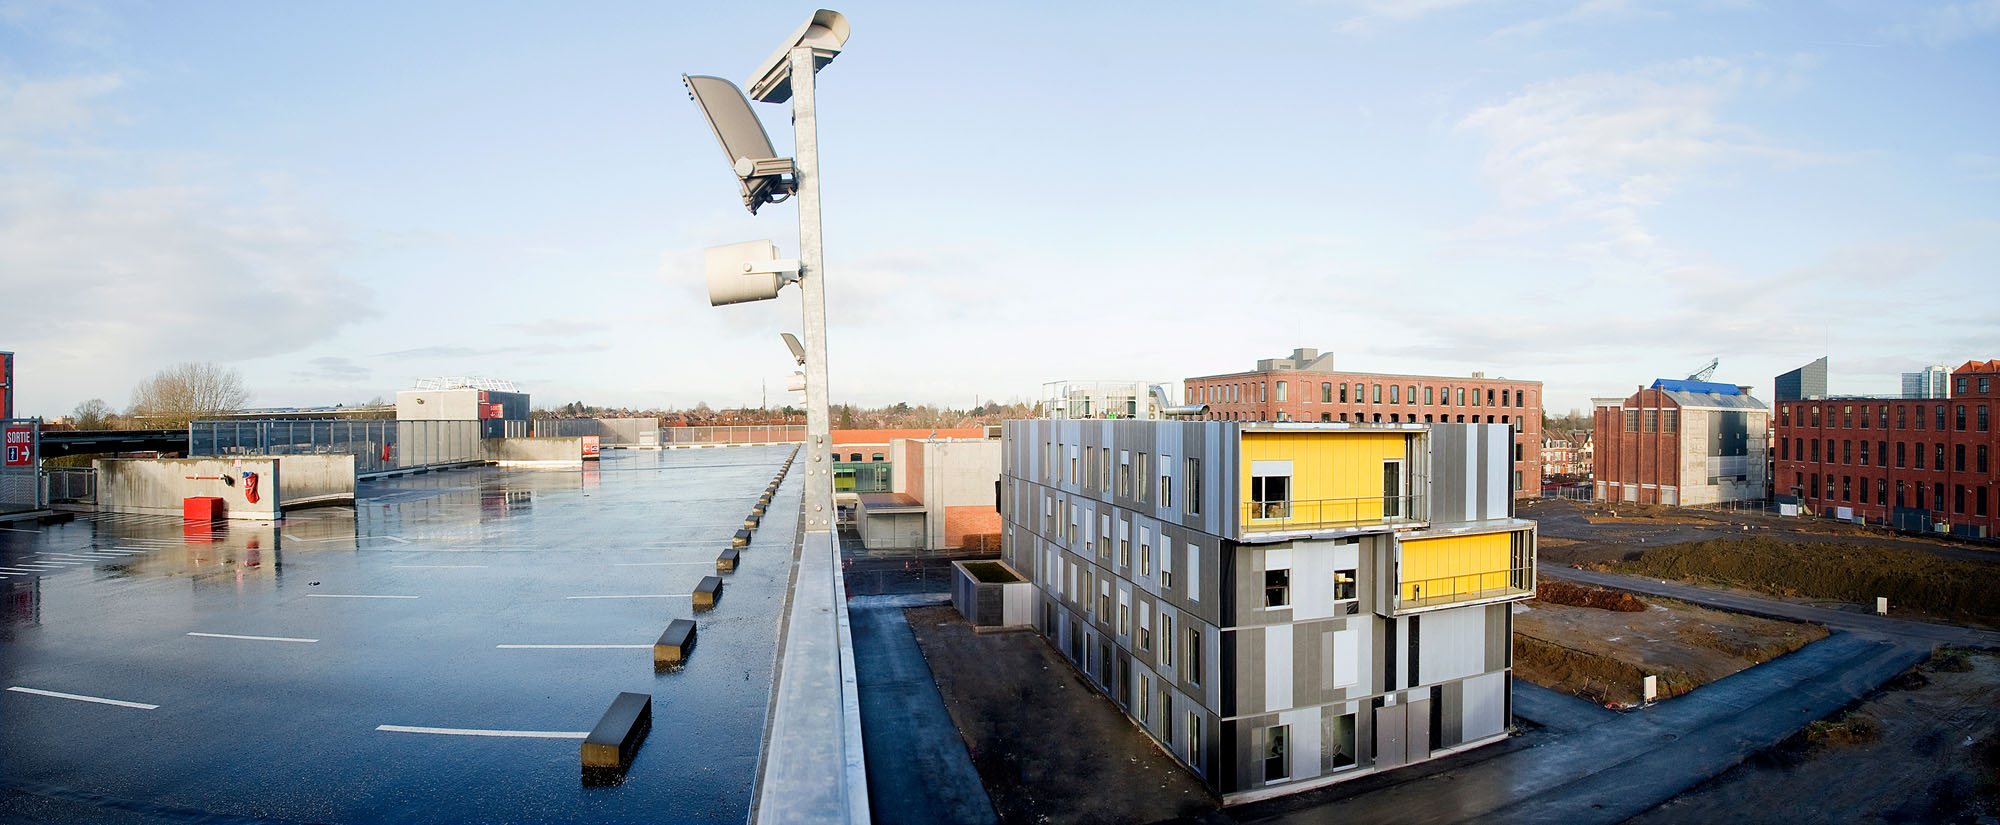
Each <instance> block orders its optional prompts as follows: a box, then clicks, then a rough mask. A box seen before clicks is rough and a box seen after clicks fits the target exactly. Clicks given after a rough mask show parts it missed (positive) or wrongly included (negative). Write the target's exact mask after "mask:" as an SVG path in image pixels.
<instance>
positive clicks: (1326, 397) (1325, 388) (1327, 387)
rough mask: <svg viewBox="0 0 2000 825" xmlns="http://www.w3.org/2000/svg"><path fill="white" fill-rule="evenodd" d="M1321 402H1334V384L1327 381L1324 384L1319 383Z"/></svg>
mask: <svg viewBox="0 0 2000 825" xmlns="http://www.w3.org/2000/svg"><path fill="white" fill-rule="evenodd" d="M1319 402H1320V403H1322V404H1331V403H1333V385H1332V384H1327V383H1322V384H1320V385H1319Z"/></svg>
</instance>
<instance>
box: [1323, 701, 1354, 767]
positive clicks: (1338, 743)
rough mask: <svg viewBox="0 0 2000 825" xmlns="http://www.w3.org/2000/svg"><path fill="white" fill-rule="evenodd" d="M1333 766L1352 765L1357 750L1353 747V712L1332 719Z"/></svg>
mask: <svg viewBox="0 0 2000 825" xmlns="http://www.w3.org/2000/svg"><path fill="white" fill-rule="evenodd" d="M1331 744H1332V747H1331V748H1330V750H1332V751H1333V767H1336V768H1346V767H1352V766H1353V765H1354V759H1355V757H1356V756H1357V755H1359V753H1360V752H1359V751H1357V750H1355V748H1354V714H1352V713H1350V714H1347V715H1346V716H1342V717H1340V718H1339V719H1335V720H1333V742H1332V743H1331Z"/></svg>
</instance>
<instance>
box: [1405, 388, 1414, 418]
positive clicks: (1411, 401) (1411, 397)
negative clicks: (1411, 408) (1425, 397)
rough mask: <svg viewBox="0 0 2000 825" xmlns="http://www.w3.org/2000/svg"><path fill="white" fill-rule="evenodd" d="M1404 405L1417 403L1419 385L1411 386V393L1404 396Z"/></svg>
mask: <svg viewBox="0 0 2000 825" xmlns="http://www.w3.org/2000/svg"><path fill="white" fill-rule="evenodd" d="M1403 403H1405V404H1415V403H1417V385H1415V384H1411V385H1410V388H1409V392H1407V393H1404V394H1403ZM1412 420H1415V419H1412Z"/></svg>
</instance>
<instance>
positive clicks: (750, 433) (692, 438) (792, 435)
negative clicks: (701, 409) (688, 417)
mask: <svg viewBox="0 0 2000 825" xmlns="http://www.w3.org/2000/svg"><path fill="white" fill-rule="evenodd" d="M805 440H806V425H804V424H768V425H755V426H742V427H661V428H660V444H661V446H666V447H673V446H684V447H685V446H695V445H698V444H803V443H805Z"/></svg>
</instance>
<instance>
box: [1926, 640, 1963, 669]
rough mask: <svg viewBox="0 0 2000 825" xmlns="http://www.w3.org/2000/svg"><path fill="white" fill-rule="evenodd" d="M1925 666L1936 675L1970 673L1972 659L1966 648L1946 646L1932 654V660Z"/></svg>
mask: <svg viewBox="0 0 2000 825" xmlns="http://www.w3.org/2000/svg"><path fill="white" fill-rule="evenodd" d="M1925 666H1926V667H1928V668H1930V670H1931V671H1932V672H1934V673H1970V672H1972V658H1971V656H1970V655H1969V654H1968V653H1967V652H1966V650H1965V649H1964V648H1957V647H1951V646H1950V645H1946V646H1944V647H1940V648H1938V650H1937V652H1936V653H1933V654H1931V660H1930V661H1929V662H1927V663H1925Z"/></svg>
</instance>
